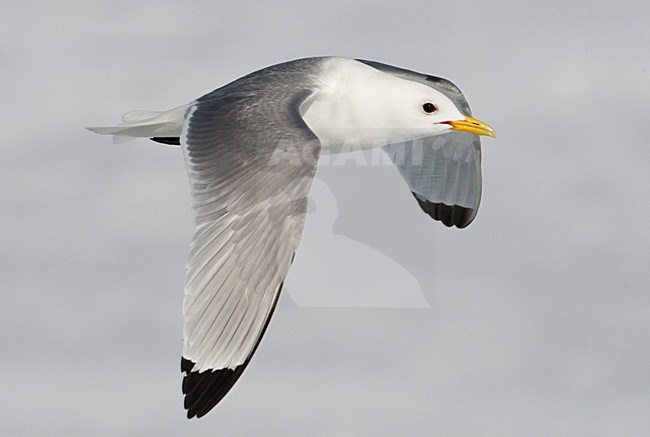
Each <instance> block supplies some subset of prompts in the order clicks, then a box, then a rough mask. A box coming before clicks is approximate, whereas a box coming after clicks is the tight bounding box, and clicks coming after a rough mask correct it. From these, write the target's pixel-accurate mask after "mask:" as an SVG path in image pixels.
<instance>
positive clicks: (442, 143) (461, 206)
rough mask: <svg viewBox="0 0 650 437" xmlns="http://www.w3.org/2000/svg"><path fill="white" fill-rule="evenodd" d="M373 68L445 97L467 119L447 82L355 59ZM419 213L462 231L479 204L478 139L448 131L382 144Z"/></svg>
mask: <svg viewBox="0 0 650 437" xmlns="http://www.w3.org/2000/svg"><path fill="white" fill-rule="evenodd" d="M359 62H363V63H365V64H367V65H369V66H371V67H373V68H376V69H378V70H381V71H384V72H386V73H390V74H393V75H395V76H398V77H401V78H404V79H407V80H412V81H414V82H419V83H422V84H424V85H427V86H430V87H432V88H434V89H435V90H436V91H439V92H441V93H443V94H445V95H446V96H447V97H449V99H451V100H452V101H453V102H454V104H455V105H456V106H457V107H458V108H459V109H460V110H461V112H462V113H463V114H464V115H469V116H471V115H472V112H471V110H470V108H469V104H468V103H467V100H466V99H465V96H463V94H462V93H461V92H460V90H459V89H458V87H457V86H456V85H454V84H453V83H451V82H450V81H448V80H446V79H443V78H440V77H436V76H430V75H426V74H421V73H416V72H414V71H410V70H404V69H402V68H397V67H393V66H391V65H385V64H381V63H379V62H374V61H365V60H359ZM383 150H384V151H385V152H386V153H387V154H388V155H389V156H390V157H391V159H392V160H393V162H395V164H396V165H397V168H398V170H399V172H400V174H401V175H402V177H403V178H404V179H405V180H406V182H407V183H408V185H409V187H410V188H411V192H412V193H413V196H414V197H415V199H416V200H417V202H418V204H419V205H420V207H421V208H422V210H423V211H424V212H426V213H427V214H428V215H430V216H431V217H432V218H434V219H435V220H439V221H441V222H442V223H443V224H444V225H446V226H450V227H451V226H456V227H458V228H464V227H466V226H468V225H469V224H470V223H471V222H472V221H473V220H474V218H475V217H476V213H477V212H478V207H479V204H480V202H481V140H480V139H479V136H478V135H474V134H470V133H466V132H450V133H446V134H443V135H439V136H436V137H431V138H425V139H423V140H416V141H413V142H407V143H406V144H399V145H397V144H392V145H388V146H384V147H383Z"/></svg>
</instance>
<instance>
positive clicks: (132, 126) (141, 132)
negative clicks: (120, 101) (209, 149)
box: [86, 103, 191, 144]
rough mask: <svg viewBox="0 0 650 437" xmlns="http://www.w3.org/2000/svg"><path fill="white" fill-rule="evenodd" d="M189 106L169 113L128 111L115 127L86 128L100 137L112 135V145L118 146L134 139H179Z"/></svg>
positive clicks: (171, 110)
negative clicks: (100, 135)
mask: <svg viewBox="0 0 650 437" xmlns="http://www.w3.org/2000/svg"><path fill="white" fill-rule="evenodd" d="M190 105H191V103H188V104H187V105H183V106H179V107H177V108H174V109H170V110H169V111H162V112H157V111H144V110H135V111H129V112H127V113H126V114H124V115H123V116H122V123H120V124H119V125H117V126H106V127H87V128H86V129H88V130H89V131H92V132H95V133H97V134H102V135H113V143H114V144H120V143H124V142H126V141H130V140H132V139H135V138H151V137H180V136H181V130H182V129H183V122H184V121H185V112H186V111H187V108H188V107H189V106H190Z"/></svg>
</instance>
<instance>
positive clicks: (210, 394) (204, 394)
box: [181, 284, 284, 419]
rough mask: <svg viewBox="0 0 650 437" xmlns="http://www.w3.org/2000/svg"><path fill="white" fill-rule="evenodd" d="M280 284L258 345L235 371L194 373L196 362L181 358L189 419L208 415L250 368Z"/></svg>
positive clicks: (185, 401) (280, 288) (258, 342)
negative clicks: (247, 368)
mask: <svg viewBox="0 0 650 437" xmlns="http://www.w3.org/2000/svg"><path fill="white" fill-rule="evenodd" d="M283 285H284V284H280V287H279V288H278V292H277V294H276V296H275V301H274V302H273V305H272V306H271V310H270V311H269V316H268V318H267V319H266V323H265V324H264V327H263V328H262V332H261V333H260V336H259V338H258V339H257V343H256V344H255V346H254V347H253V350H252V351H251V353H250V355H248V358H247V359H246V361H244V363H243V364H241V365H239V366H237V367H235V368H234V369H217V370H206V371H203V372H193V371H192V369H194V366H195V365H196V363H195V362H193V361H191V360H188V359H187V358H185V357H181V372H183V373H185V375H184V377H183V394H184V395H185V400H184V402H183V404H184V407H185V409H186V410H187V418H188V419H192V418H194V417H196V418H197V419H198V418H201V417H203V416H205V415H206V414H208V412H210V410H212V409H213V408H214V407H215V406H216V405H217V404H218V403H219V401H221V399H223V397H224V396H225V395H226V394H227V393H228V391H230V389H231V388H232V386H233V385H235V382H237V380H238V379H239V377H240V376H241V374H242V373H243V372H244V370H245V369H246V366H248V363H249V362H250V360H251V357H252V356H253V354H254V353H255V351H256V350H257V347H258V346H259V345H260V341H261V340H262V337H263V336H264V332H266V328H267V327H268V326H269V322H270V320H271V317H272V316H273V312H274V311H275V307H276V305H277V303H278V298H279V296H280V292H281V291H282V286H283Z"/></svg>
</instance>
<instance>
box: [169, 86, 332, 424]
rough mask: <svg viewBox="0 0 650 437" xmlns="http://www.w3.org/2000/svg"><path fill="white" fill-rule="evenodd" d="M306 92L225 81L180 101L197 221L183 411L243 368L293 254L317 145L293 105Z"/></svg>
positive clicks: (217, 394)
mask: <svg viewBox="0 0 650 437" xmlns="http://www.w3.org/2000/svg"><path fill="white" fill-rule="evenodd" d="M267 88H271V87H267ZM308 94H309V92H308V91H302V92H298V93H296V92H295V91H292V92H291V93H290V94H289V93H288V91H284V90H277V91H269V90H268V89H259V90H252V91H251V90H248V89H247V90H246V91H245V92H237V89H234V90H233V89H232V88H231V89H230V90H229V92H228V93H224V92H221V90H217V91H215V92H213V93H211V94H208V95H206V96H204V97H202V98H200V99H198V100H197V101H196V102H194V104H193V105H192V106H191V107H190V108H189V109H188V112H187V115H186V122H185V125H184V127H183V134H182V136H181V144H182V147H183V151H184V155H185V161H186V165H187V171H188V175H189V179H190V185H191V191H192V193H191V194H192V203H193V210H194V216H195V224H196V232H195V235H194V239H193V242H192V252H191V256H190V260H189V262H188V265H187V277H186V283H185V300H184V302H183V314H184V317H185V325H184V344H183V358H182V364H181V369H182V371H183V372H185V377H184V380H183V392H184V394H185V408H186V409H187V410H188V412H187V415H188V418H192V417H194V416H196V417H201V416H203V415H205V414H206V413H207V412H208V411H210V409H212V407H214V406H215V405H216V404H217V403H218V402H219V401H220V400H221V398H223V396H224V395H225V394H226V393H227V392H228V390H229V389H230V388H231V387H232V385H233V384H234V383H235V381H236V380H237V379H238V378H239V376H240V375H241V373H242V372H243V370H244V368H245V367H246V365H247V364H248V362H249V360H250V358H251V356H252V354H253V352H254V351H255V349H256V347H257V345H258V344H259V342H260V339H261V337H262V335H263V334H264V331H265V329H266V326H267V324H268V323H269V319H270V317H271V314H272V313H273V309H274V307H275V305H276V302H277V299H278V296H279V293H280V289H281V287H282V283H283V281H284V278H285V276H286V275H287V272H288V270H289V266H290V264H291V262H292V260H293V255H294V252H295V250H296V247H297V246H298V242H299V240H300V235H301V233H302V228H303V224H304V220H305V214H306V208H307V195H308V192H309V188H310V185H311V181H312V178H313V176H314V172H315V170H316V164H317V160H318V154H319V152H320V143H319V142H318V139H317V138H316V136H315V135H314V134H313V133H312V132H311V131H310V130H309V129H308V128H307V126H306V125H305V123H304V122H303V120H302V118H301V117H300V114H299V109H298V108H299V106H300V103H302V101H303V100H304V99H305V97H307V95H308Z"/></svg>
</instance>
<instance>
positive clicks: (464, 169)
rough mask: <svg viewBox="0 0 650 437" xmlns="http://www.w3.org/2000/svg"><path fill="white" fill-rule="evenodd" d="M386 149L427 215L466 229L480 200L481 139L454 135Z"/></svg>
mask: <svg viewBox="0 0 650 437" xmlns="http://www.w3.org/2000/svg"><path fill="white" fill-rule="evenodd" d="M383 150H384V151H385V152H386V153H387V154H388V156H390V158H391V159H392V160H393V162H394V163H395V165H396V166H397V169H398V170H399V172H400V174H401V175H402V177H403V178H404V180H405V181H406V183H407V184H408V186H409V188H410V189H411V192H412V193H413V196H414V197H415V199H416V200H417V201H418V203H419V205H420V207H421V208H422V210H424V212H426V213H427V214H429V215H430V216H431V217H432V218H434V219H435V220H439V221H441V222H442V223H443V224H444V225H445V226H449V227H451V226H456V227H458V228H464V227H466V226H467V225H469V224H470V223H471V222H472V220H474V217H476V212H477V211H478V206H479V203H480V201H481V146H480V143H479V140H478V136H477V135H474V134H470V133H466V132H452V133H448V134H444V135H438V136H434V137H429V138H423V139H420V140H415V141H409V142H407V143H405V144H389V145H387V146H384V147H383Z"/></svg>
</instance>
